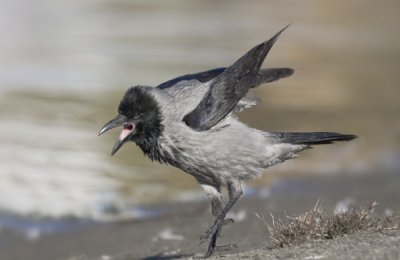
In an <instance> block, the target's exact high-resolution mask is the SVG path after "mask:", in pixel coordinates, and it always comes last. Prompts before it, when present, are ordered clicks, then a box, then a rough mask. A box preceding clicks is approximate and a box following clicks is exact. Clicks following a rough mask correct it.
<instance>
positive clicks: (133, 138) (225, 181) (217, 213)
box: [99, 25, 357, 258]
mask: <svg viewBox="0 0 400 260" xmlns="http://www.w3.org/2000/svg"><path fill="white" fill-rule="evenodd" d="M288 26H289V25H288ZM288 26H286V27H284V28H283V29H281V30H280V31H278V32H277V33H276V34H275V35H274V36H273V37H272V38H270V39H269V40H266V41H264V42H262V43H260V44H258V45H256V46H255V47H253V48H252V49H250V50H249V51H248V52H247V53H245V54H244V55H243V56H242V57H240V58H239V59H238V60H237V61H235V62H234V63H233V64H232V65H231V66H229V67H221V68H216V69H212V70H208V71H203V72H199V73H195V74H186V75H183V76H180V77H177V78H174V79H171V80H169V81H166V82H164V83H162V84H160V85H158V86H156V87H152V86H144V85H136V86H133V87H130V88H129V89H128V90H127V91H126V93H125V95H124V96H123V98H122V100H121V101H120V104H119V106H118V114H117V116H116V117H115V118H114V119H112V120H111V121H109V122H107V123H106V124H105V125H104V126H103V127H102V128H101V130H100V132H99V135H101V134H103V133H105V132H107V131H109V130H110V129H112V128H115V127H122V131H121V133H120V135H119V136H118V138H117V140H116V142H115V144H114V146H113V148H112V151H111V155H114V154H115V153H116V152H117V151H118V150H119V149H120V148H121V146H122V145H123V144H125V143H128V142H134V143H136V145H137V146H139V147H140V148H141V149H142V150H143V152H144V154H145V155H146V156H147V157H149V158H150V159H151V160H152V161H158V162H159V163H161V164H168V165H172V166H175V167H177V168H179V169H181V170H182V171H184V172H186V173H188V174H190V175H192V176H193V177H194V179H195V180H196V181H197V182H198V183H199V184H200V186H201V187H202V189H203V190H204V192H205V193H206V195H207V197H208V199H209V200H210V202H211V212H212V215H213V216H214V217H215V221H214V222H213V223H212V225H211V227H210V228H209V229H208V230H207V231H206V232H205V234H204V235H202V236H201V238H200V239H201V241H202V242H207V244H208V246H207V251H206V253H205V257H206V258H207V257H209V256H211V255H212V254H213V253H214V252H215V250H216V248H217V244H216V242H217V237H218V236H219V234H220V232H221V230H222V227H223V226H224V225H226V224H229V223H232V222H233V220H232V219H229V218H226V215H227V213H228V212H229V211H230V209H231V208H232V207H233V205H234V204H235V203H236V202H237V200H238V199H239V198H240V197H241V195H242V194H243V190H242V182H243V181H244V180H246V179H252V178H256V177H257V176H259V175H261V173H263V171H264V170H265V169H266V168H268V167H270V166H273V165H276V164H279V163H282V162H284V161H286V160H289V159H292V158H295V157H297V153H299V152H301V151H303V150H305V149H308V148H311V146H313V145H319V144H330V143H333V142H335V141H350V140H352V139H355V138H356V137H357V136H356V135H353V134H341V133H336V132H276V131H264V130H258V129H254V128H252V127H250V126H248V125H246V124H244V123H242V122H241V121H239V119H238V118H237V117H236V113H237V112H240V111H242V110H244V109H247V108H249V107H252V106H255V105H256V104H257V99H255V98H254V96H251V95H250V94H249V90H250V89H251V88H255V87H258V86H260V85H262V84H263V83H269V82H273V81H276V80H278V79H281V78H285V77H289V76H291V75H292V74H293V72H294V70H293V69H290V68H269V69H262V68H261V66H262V64H263V62H264V59H265V58H266V56H267V54H268V53H269V51H270V49H271V48H272V46H273V45H274V43H275V42H276V41H277V39H278V37H279V36H280V35H281V33H282V32H283V31H284V30H286V29H287V27H288ZM222 188H224V189H227V191H228V200H227V201H225V199H224V197H223V196H222V191H221V189H222Z"/></svg>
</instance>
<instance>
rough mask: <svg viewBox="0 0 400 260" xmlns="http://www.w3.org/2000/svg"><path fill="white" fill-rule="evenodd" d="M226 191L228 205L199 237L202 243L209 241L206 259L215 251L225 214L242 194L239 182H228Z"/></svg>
mask: <svg viewBox="0 0 400 260" xmlns="http://www.w3.org/2000/svg"><path fill="white" fill-rule="evenodd" d="M228 191H229V201H228V203H227V204H226V205H225V207H224V208H223V209H222V210H221V212H219V214H218V216H217V218H216V219H215V222H214V224H213V225H212V226H211V227H210V229H209V230H207V232H206V233H205V234H204V235H203V236H202V237H201V240H202V241H203V242H204V241H208V240H210V242H209V244H208V249H207V253H206V255H205V256H204V257H206V258H207V257H209V256H211V255H212V253H213V252H214V250H215V246H216V242H217V236H218V232H219V230H220V229H221V227H222V226H223V224H224V221H225V217H226V214H227V213H228V212H229V210H230V209H231V208H232V207H233V205H234V204H235V203H236V201H237V200H238V199H239V197H240V196H241V195H242V193H243V191H242V186H241V185H240V182H239V181H234V182H230V183H229V184H228Z"/></svg>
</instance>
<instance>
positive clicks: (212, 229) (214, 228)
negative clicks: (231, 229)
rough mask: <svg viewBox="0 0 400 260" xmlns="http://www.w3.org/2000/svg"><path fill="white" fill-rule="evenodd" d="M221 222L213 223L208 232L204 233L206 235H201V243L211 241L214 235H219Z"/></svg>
mask: <svg viewBox="0 0 400 260" xmlns="http://www.w3.org/2000/svg"><path fill="white" fill-rule="evenodd" d="M221 224H222V223H221V222H216V223H214V225H212V226H211V227H210V228H209V229H208V230H207V231H206V233H204V235H202V236H201V237H200V244H203V243H205V242H207V241H209V240H210V239H211V238H212V237H213V236H216V235H217V232H218V229H219V228H220V226H221Z"/></svg>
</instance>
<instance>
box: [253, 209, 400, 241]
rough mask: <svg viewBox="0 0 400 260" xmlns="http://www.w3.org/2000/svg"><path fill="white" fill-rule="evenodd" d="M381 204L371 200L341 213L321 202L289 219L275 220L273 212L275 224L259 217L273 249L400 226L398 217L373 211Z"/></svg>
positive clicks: (287, 217) (382, 230) (288, 217)
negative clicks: (329, 208)
mask: <svg viewBox="0 0 400 260" xmlns="http://www.w3.org/2000/svg"><path fill="white" fill-rule="evenodd" d="M376 205H377V203H376V202H373V203H369V204H368V205H367V206H364V207H360V208H358V209H351V210H349V211H347V212H341V213H338V214H333V213H331V214H328V213H327V212H326V211H324V210H323V208H322V207H321V206H320V205H319V201H317V203H316V204H315V206H314V208H313V209H312V210H310V211H307V212H305V213H302V214H300V215H295V216H292V217H290V216H286V218H285V220H281V219H275V218H274V216H273V215H272V214H271V218H272V225H270V224H268V223H267V221H266V220H265V218H264V217H263V216H260V215H258V214H256V216H257V217H258V218H259V219H260V220H261V221H262V222H263V224H264V225H265V226H266V228H267V231H268V233H269V236H270V238H271V240H272V248H278V247H285V246H292V245H299V244H302V243H304V242H306V241H310V240H319V239H333V238H336V237H340V236H343V235H348V234H352V233H355V232H358V231H362V230H375V231H379V232H384V231H387V230H393V229H397V228H398V224H397V223H395V221H394V217H385V218H384V219H383V220H380V219H378V218H376V217H374V215H373V212H374V209H375V207H376Z"/></svg>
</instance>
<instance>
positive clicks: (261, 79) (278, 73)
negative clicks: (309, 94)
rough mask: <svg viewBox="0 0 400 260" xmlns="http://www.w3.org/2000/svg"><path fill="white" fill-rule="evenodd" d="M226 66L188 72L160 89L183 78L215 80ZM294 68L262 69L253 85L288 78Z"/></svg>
mask: <svg viewBox="0 0 400 260" xmlns="http://www.w3.org/2000/svg"><path fill="white" fill-rule="evenodd" d="M225 70H226V68H217V69H212V70H208V71H202V72H199V73H195V74H186V75H183V76H180V77H176V78H174V79H171V80H168V81H166V82H164V83H161V84H160V85H158V86H157V88H159V89H165V88H170V87H173V86H175V85H176V84H177V83H178V82H181V81H183V80H194V79H195V80H197V81H199V82H200V83H204V82H208V81H210V80H213V79H214V78H216V77H217V76H219V75H220V74H221V73H222V72H224V71H225ZM293 72H294V70H293V69H290V68H274V69H262V70H260V71H259V73H258V74H257V83H256V85H255V86H253V87H257V86H259V85H261V84H263V83H269V82H273V81H277V80H278V79H281V78H287V77H289V76H291V75H292V74H293Z"/></svg>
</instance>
